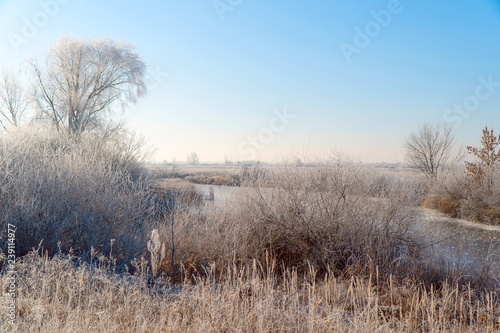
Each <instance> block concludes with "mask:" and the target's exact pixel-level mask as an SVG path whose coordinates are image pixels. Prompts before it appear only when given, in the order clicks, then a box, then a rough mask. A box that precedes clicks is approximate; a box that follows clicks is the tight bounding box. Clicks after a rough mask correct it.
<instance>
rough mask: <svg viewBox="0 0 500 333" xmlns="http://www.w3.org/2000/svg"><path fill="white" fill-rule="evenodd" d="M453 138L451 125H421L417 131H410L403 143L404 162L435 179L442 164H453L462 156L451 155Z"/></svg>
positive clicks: (453, 145) (460, 154)
mask: <svg viewBox="0 0 500 333" xmlns="http://www.w3.org/2000/svg"><path fill="white" fill-rule="evenodd" d="M454 147H455V137H454V135H453V127H452V126H451V125H444V126H441V125H432V124H429V123H425V122H424V123H423V124H422V125H421V126H420V127H419V128H418V130H417V131H411V132H410V134H409V135H408V137H407V138H406V141H405V143H404V148H405V150H406V156H405V157H406V161H407V162H408V164H409V165H410V166H412V167H414V168H417V169H418V170H420V171H422V173H423V174H425V175H426V176H427V177H428V178H430V179H433V180H435V179H437V175H438V171H439V170H440V169H441V168H442V167H443V165H444V164H446V163H449V162H455V161H457V160H458V159H460V157H461V156H462V155H463V153H462V152H461V151H460V152H459V153H458V154H457V155H454V154H453V150H454Z"/></svg>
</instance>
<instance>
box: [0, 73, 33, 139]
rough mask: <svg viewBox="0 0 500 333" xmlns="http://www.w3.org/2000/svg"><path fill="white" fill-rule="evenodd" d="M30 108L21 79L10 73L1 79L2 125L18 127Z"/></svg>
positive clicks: (3, 74) (0, 117)
mask: <svg viewBox="0 0 500 333" xmlns="http://www.w3.org/2000/svg"><path fill="white" fill-rule="evenodd" d="M27 107H28V100H27V99H26V96H25V94H24V92H23V89H22V87H21V83H20V82H19V79H18V78H17V77H15V76H14V74H13V73H12V72H10V71H5V72H3V73H2V76H1V77H0V124H1V125H2V126H3V128H5V129H6V128H7V126H8V125H13V126H17V125H19V122H20V121H21V118H22V116H23V114H24V112H25V111H26V108H27Z"/></svg>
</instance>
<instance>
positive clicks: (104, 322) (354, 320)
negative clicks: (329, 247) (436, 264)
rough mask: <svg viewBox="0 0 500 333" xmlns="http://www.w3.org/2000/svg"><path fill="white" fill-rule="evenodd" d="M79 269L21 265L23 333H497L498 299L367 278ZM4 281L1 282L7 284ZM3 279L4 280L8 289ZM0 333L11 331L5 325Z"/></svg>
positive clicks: (253, 267) (65, 261)
mask: <svg viewBox="0 0 500 333" xmlns="http://www.w3.org/2000/svg"><path fill="white" fill-rule="evenodd" d="M93 266H94V268H91V267H90V266H89V265H86V264H80V265H75V258H70V257H60V256H56V257H53V258H52V259H49V258H48V257H46V256H42V255H40V254H39V253H38V252H33V253H31V254H29V255H28V256H25V257H24V259H23V262H22V263H21V264H19V265H18V266H17V270H18V274H19V275H18V276H19V284H18V286H19V295H18V298H17V309H18V320H19V321H18V327H17V331H18V332H41V333H45V332H47V333H49V332H50V333H53V332H71V333H74V332H134V333H136V332H137V333H139V332H148V333H149V332H442V331H452V332H497V331H498V330H499V329H500V326H499V325H500V321H499V318H500V301H499V298H498V294H495V293H493V292H490V293H481V294H478V293H476V292H474V291H473V290H471V289H470V288H465V289H460V288H458V287H452V286H448V285H444V286H443V287H442V288H440V290H434V289H430V290H428V289H427V288H425V287H423V286H422V285H418V284H415V283H413V282H411V281H406V282H404V283H398V282H396V281H395V280H393V279H391V278H389V279H388V280H385V281H382V280H379V279H378V276H377V271H376V269H374V270H373V271H372V274H370V275H368V276H358V277H354V276H353V277H351V278H336V277H335V276H334V275H333V274H330V273H328V274H326V275H325V276H324V278H322V279H318V278H317V272H316V271H315V270H314V269H313V268H310V269H309V270H308V272H306V273H304V274H303V275H300V274H298V273H297V271H296V270H293V269H286V270H285V271H283V272H282V273H281V274H280V275H276V274H274V273H275V272H274V271H275V268H276V267H275V266H274V264H273V263H272V262H268V263H263V264H262V265H261V264H260V263H258V262H256V261H254V262H253V263H252V264H250V265H246V266H242V267H236V265H229V266H228V267H225V268H223V271H224V274H222V275H216V274H215V273H214V271H215V270H214V269H213V268H212V269H208V270H207V272H206V275H205V277H203V278H197V279H196V281H195V283H189V282H188V280H185V281H184V283H182V284H180V285H177V286H173V287H172V286H169V285H161V284H157V285H151V284H148V281H147V280H146V279H145V278H144V276H142V277H138V276H135V277H132V276H127V275H118V274H114V273H113V272H112V270H111V269H112V266H109V263H107V261H106V259H104V258H101V259H100V260H97V261H94V262H93ZM3 277H4V278H5V275H4V276H3ZM5 288H6V281H5V279H2V289H3V290H4V289H5ZM1 322H2V323H3V324H2V326H1V327H0V328H1V331H2V332H9V331H11V329H12V327H10V326H9V324H8V323H7V320H5V318H2V321H1Z"/></svg>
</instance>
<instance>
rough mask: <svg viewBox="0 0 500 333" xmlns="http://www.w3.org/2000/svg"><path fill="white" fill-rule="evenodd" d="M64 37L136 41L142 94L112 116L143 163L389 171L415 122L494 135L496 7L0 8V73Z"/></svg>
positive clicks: (498, 42) (229, 3)
mask: <svg viewBox="0 0 500 333" xmlns="http://www.w3.org/2000/svg"><path fill="white" fill-rule="evenodd" d="M31 24H32V25H34V27H35V31H33V30H29V29H28V27H29V25H31ZM65 35H72V36H74V37H80V38H84V39H90V38H96V37H104V36H109V37H112V38H114V39H117V40H124V41H127V42H130V43H132V44H134V45H135V46H136V51H137V52H138V53H139V54H140V55H141V56H142V58H143V60H144V62H145V63H146V64H147V65H148V67H149V69H150V73H151V76H150V77H149V78H148V84H149V87H150V89H149V94H148V96H147V97H146V98H145V99H143V100H142V101H141V102H140V103H139V104H138V105H136V106H135V107H133V108H132V109H130V110H128V111H126V112H125V114H124V115H123V117H124V118H125V119H126V121H127V125H128V127H130V128H132V129H134V130H135V131H137V132H139V133H142V134H144V136H146V137H147V138H148V139H149V141H150V142H151V143H152V144H154V146H155V147H156V153H155V155H154V156H153V158H152V159H154V160H155V161H163V160H165V159H166V160H168V161H171V160H172V159H174V158H175V159H176V160H177V161H184V160H185V159H186V156H187V155H188V154H189V153H191V152H197V153H198V155H199V157H200V160H201V161H202V162H208V161H223V160H224V158H225V157H228V158H230V159H231V160H233V161H238V160H247V159H250V158H255V159H260V160H267V161H277V160H280V159H281V157H283V156H289V155H290V154H308V155H317V154H326V153H329V152H330V151H332V150H337V151H338V150H342V151H344V152H347V153H349V154H352V155H353V156H355V157H357V158H359V159H361V160H363V161H367V162H382V161H387V162H398V161H403V157H404V151H403V149H402V143H403V141H404V138H405V136H406V135H407V133H408V132H409V131H410V130H412V129H415V128H416V127H418V125H419V124H420V123H422V122H423V121H428V122H434V123H438V122H441V123H442V122H450V123H453V124H455V125H456V136H457V139H458V141H459V142H460V143H463V144H474V145H477V144H478V143H479V141H480V134H481V129H482V128H483V127H484V125H486V124H488V125H490V126H493V127H494V128H495V129H497V131H498V132H499V133H500V1H493V0H475V1H457V0H454V1H452V0H441V1H439V2H438V1H432V0H413V1H412V0H400V1H397V0H386V1H378V0H377V1H347V0H343V1H340V0H330V1H307V2H306V1H295V2H291V1H273V2H272V3H271V2H270V1H264V0H251V1H250V0H216V1H213V0H189V1H188V0H184V1H181V0H177V1H174V0H166V1H162V2H159V1H157V2H152V1H144V2H138V1H99V2H98V1H93V0H91V1H78V0H42V1H14V0H7V1H6V0H0V64H2V65H4V66H13V67H14V66H17V65H18V64H19V63H21V62H22V61H23V60H24V59H27V58H29V57H30V56H33V55H36V56H40V55H43V52H45V51H46V50H48V49H49V48H50V47H51V45H54V43H55V42H56V41H57V39H58V38H60V37H61V36H65Z"/></svg>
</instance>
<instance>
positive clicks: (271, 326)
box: [0, 130, 500, 332]
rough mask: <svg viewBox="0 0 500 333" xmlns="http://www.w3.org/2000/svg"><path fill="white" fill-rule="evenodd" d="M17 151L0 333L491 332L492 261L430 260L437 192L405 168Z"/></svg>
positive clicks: (119, 148) (75, 149)
mask: <svg viewBox="0 0 500 333" xmlns="http://www.w3.org/2000/svg"><path fill="white" fill-rule="evenodd" d="M10 140H11V141H9V138H4V139H3V144H2V150H1V159H2V163H1V164H0V167H1V174H2V179H1V183H0V184H1V190H2V194H3V195H2V199H1V205H2V206H1V208H2V226H3V227H4V230H6V232H4V234H3V235H2V242H3V245H4V246H3V247H4V254H3V255H2V257H1V262H2V271H1V274H2V290H3V291H4V298H3V300H4V303H3V306H2V308H3V309H8V306H9V304H11V301H10V300H9V297H8V296H9V295H11V294H10V293H11V290H13V292H14V294H13V295H12V296H14V297H11V298H10V299H11V300H14V301H13V303H12V304H14V307H13V309H14V310H13V313H14V315H15V316H14V319H15V321H14V322H13V321H12V320H13V319H11V317H9V315H10V313H9V312H8V311H7V310H5V311H4V312H2V313H1V325H2V326H0V329H1V331H2V332H11V331H17V332H201V331H203V332H282V331H284V332H352V331H355V332H415V331H417V332H440V331H456V332H495V331H498V330H500V320H499V319H500V300H499V296H500V293H499V291H498V287H499V278H500V276H499V275H498V273H497V272H498V266H497V263H498V260H497V258H495V257H494V258H489V257H488V256H485V257H484V258H481V260H480V261H476V262H469V261H467V260H464V261H460V260H457V258H450V257H446V256H442V255H438V254H436V253H433V252H432V251H430V246H431V245H430V244H428V243H427V242H425V241H424V240H422V238H421V237H419V235H418V234H417V233H416V232H415V228H414V225H415V224H416V223H417V222H418V219H419V216H420V215H419V214H420V213H421V210H422V208H421V207H420V205H421V204H422V202H424V200H425V198H426V196H427V195H428V193H429V191H430V189H429V185H428V183H426V182H425V181H423V179H422V178H421V177H419V176H417V175H416V174H415V173H414V172H413V171H412V170H405V169H401V168H399V169H397V170H396V171H395V170H393V169H392V168H384V169H380V168H376V167H374V166H370V165H363V164H362V163H358V162H356V161H353V160H351V159H349V158H345V157H339V156H331V157H326V158H324V159H321V160H318V162H316V163H314V164H311V165H301V166H297V165H292V164H282V165H274V166H270V165H263V166H262V165H261V166H258V165H251V166H239V165H229V166H222V165H220V166H176V167H173V166H167V167H164V166H151V165H149V166H146V165H145V164H144V163H142V162H141V155H140V154H139V151H138V150H136V149H135V148H133V147H135V146H134V145H133V144H124V142H134V141H133V140H134V139H133V138H124V137H117V138H115V139H114V140H115V141H110V142H105V141H103V140H102V138H100V137H93V136H91V135H89V136H88V137H84V138H80V139H79V140H78V141H77V142H75V141H74V140H72V139H70V138H67V137H65V136H64V135H61V134H58V133H54V132H52V131H49V130H40V131H36V132H34V133H33V130H30V132H29V133H24V132H22V131H21V132H18V133H16V136H15V139H14V137H13V138H10ZM127 140H131V141H127ZM194 184H196V185H194ZM198 184H216V186H230V188H234V189H235V192H234V193H235V194H234V195H233V194H231V193H233V192H228V193H230V195H229V196H228V198H229V199H230V200H229V199H228V200H220V199H219V198H218V197H217V195H215V198H213V197H212V198H211V197H210V195H207V194H206V193H202V192H200V190H199V188H198V187H197V186H198ZM228 188H229V187H228ZM236 193H237V195H236ZM10 226H12V228H14V230H13V231H12V232H8V231H7V230H9V229H10V228H11V227H10ZM428 232H429V233H430V232H431V231H430V230H429V231H428ZM10 239H15V240H14V241H12V242H11V241H10ZM11 243H12V244H15V245H13V246H11V248H15V256H16V263H15V265H10V262H9V259H11V258H9V257H7V256H6V255H9V254H10V253H9V248H10V247H9V244H11ZM458 259H460V258H458ZM14 324H15V325H14Z"/></svg>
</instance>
